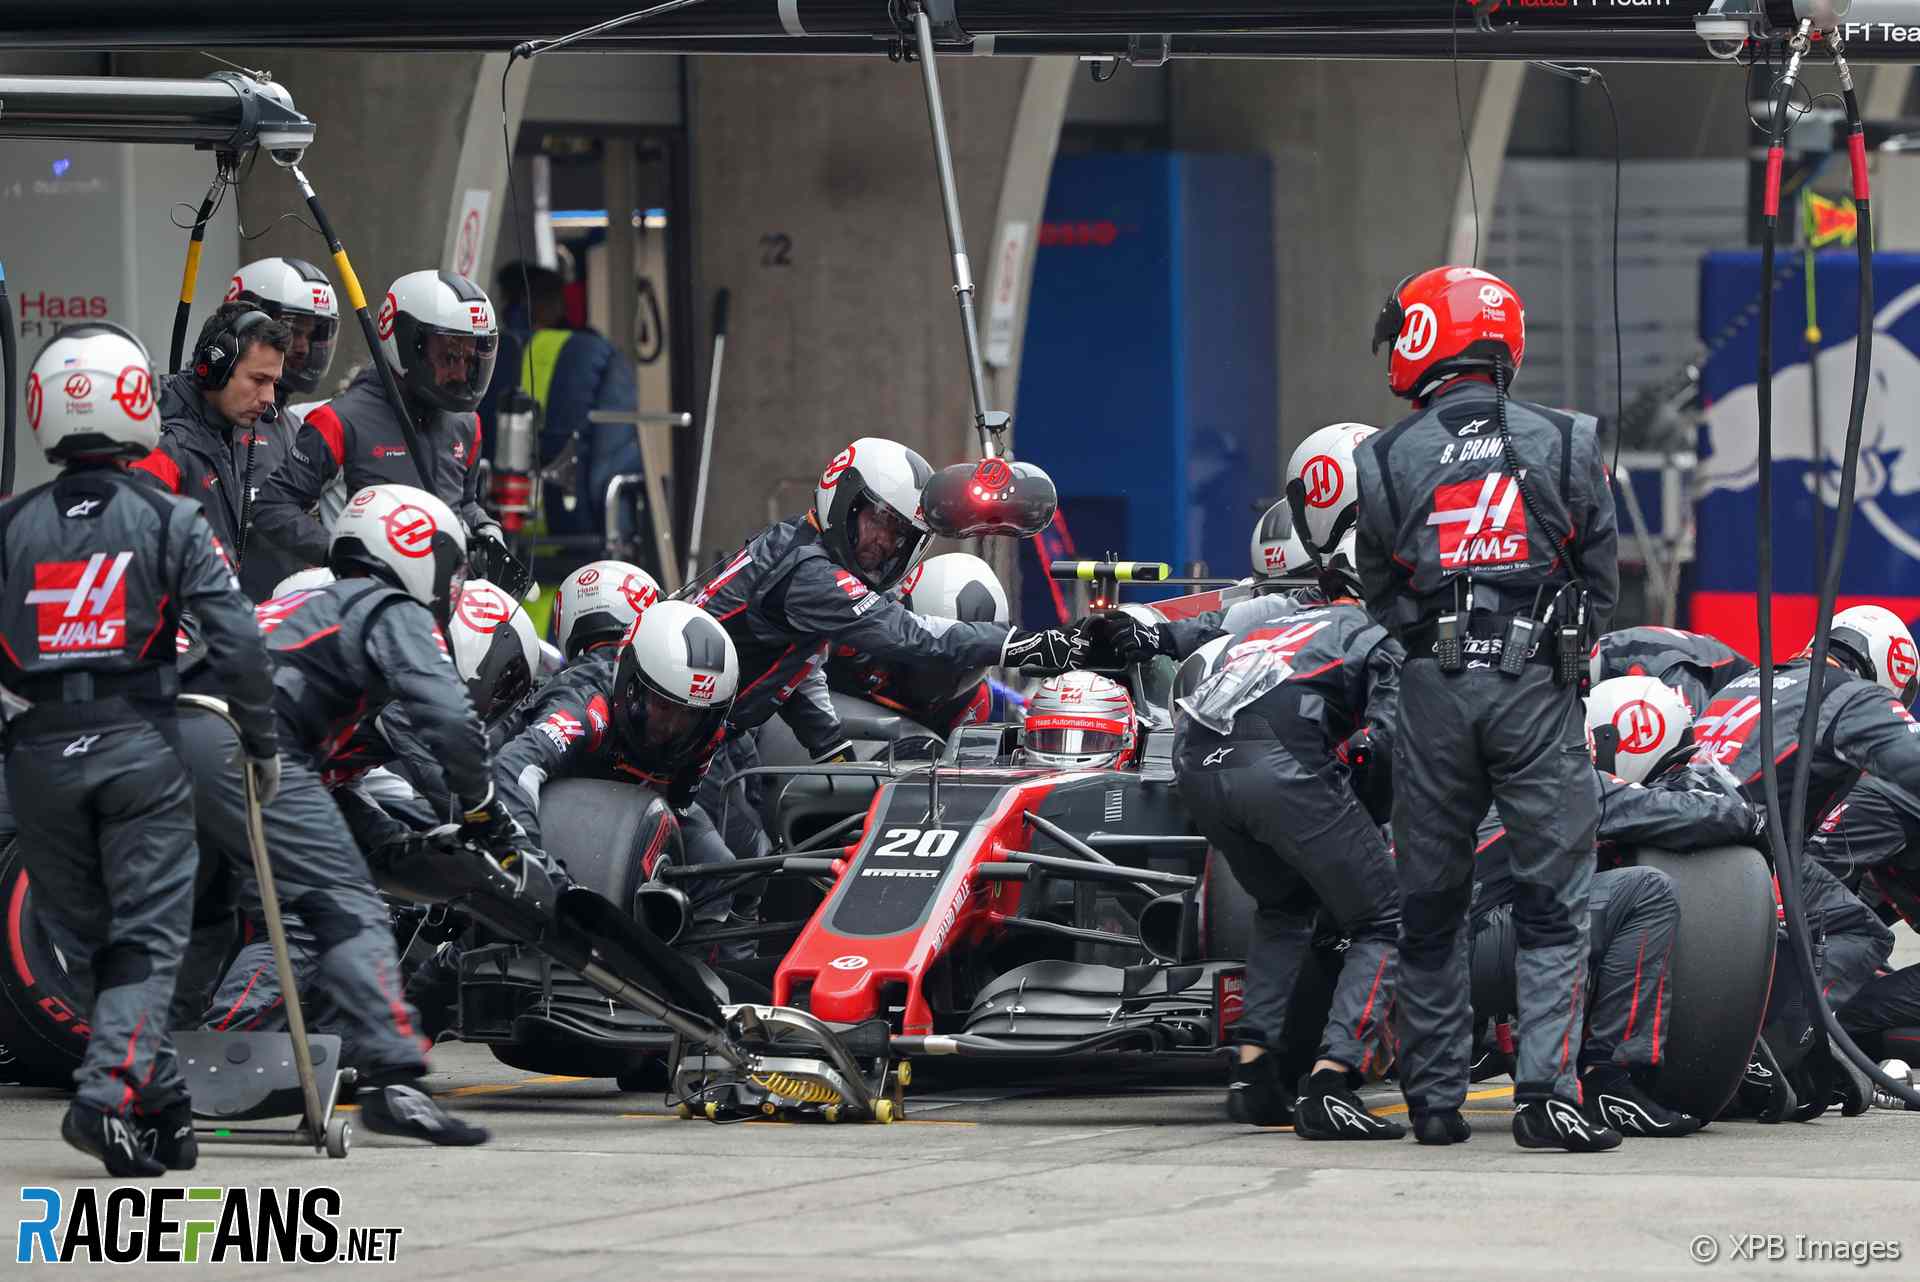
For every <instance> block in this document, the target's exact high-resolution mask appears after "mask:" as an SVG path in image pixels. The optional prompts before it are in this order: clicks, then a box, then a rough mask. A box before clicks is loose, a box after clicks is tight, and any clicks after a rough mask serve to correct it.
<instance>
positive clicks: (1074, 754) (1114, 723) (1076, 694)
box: [1020, 672, 1140, 770]
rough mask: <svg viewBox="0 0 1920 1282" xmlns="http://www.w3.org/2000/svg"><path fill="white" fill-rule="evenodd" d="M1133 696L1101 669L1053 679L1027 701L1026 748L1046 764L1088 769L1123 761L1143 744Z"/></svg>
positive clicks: (1025, 752) (1023, 745)
mask: <svg viewBox="0 0 1920 1282" xmlns="http://www.w3.org/2000/svg"><path fill="white" fill-rule="evenodd" d="M1139 737H1140V732H1139V721H1138V720H1137V718H1136V717H1135V716H1134V712H1133V700H1132V698H1130V697H1129V696H1128V694H1127V692H1126V691H1125V690H1124V689H1122V688H1121V686H1120V683H1119V682H1117V681H1114V680H1112V679H1111V678H1109V677H1103V676H1101V675H1100V674H1099V673H1097V672H1064V673H1062V674H1060V675H1059V676H1057V677H1049V678H1048V679H1047V680H1046V681H1045V682H1043V683H1042V684H1041V686H1040V688H1039V689H1038V690H1036V691H1035V692H1034V693H1033V695H1032V697H1031V698H1029V699H1028V700H1027V721H1026V724H1025V725H1024V726H1022V727H1021V730H1020V751H1021V754H1022V755H1023V756H1024V757H1025V758H1026V759H1027V760H1029V761H1036V762H1039V763H1041V764H1043V765H1049V766H1064V767H1067V768H1069V769H1075V770H1087V769H1094V768H1097V767H1100V766H1115V765H1120V764H1122V763H1123V762H1124V761H1125V760H1126V759H1127V757H1128V756H1129V755H1130V754H1131V753H1132V752H1133V749H1134V745H1135V744H1136V743H1138V742H1139Z"/></svg>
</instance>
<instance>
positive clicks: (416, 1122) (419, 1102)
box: [360, 1079, 489, 1148]
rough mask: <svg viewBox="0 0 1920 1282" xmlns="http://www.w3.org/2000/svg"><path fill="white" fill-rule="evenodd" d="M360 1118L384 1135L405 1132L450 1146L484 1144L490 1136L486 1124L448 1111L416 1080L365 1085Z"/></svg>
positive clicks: (432, 1142)
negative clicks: (471, 1123)
mask: <svg viewBox="0 0 1920 1282" xmlns="http://www.w3.org/2000/svg"><path fill="white" fill-rule="evenodd" d="M360 1120H361V1121H363V1122H365V1123H366V1124H367V1129H368V1130H370V1131H378V1132H379V1133H380V1134H382V1135H404V1136H406V1137H407V1138H409V1139H416V1140H425V1141H427V1142H428V1143H429V1144H439V1145H443V1146H445V1147H448V1148H466V1147H468V1146H471V1145H474V1144H485V1143H486V1142H487V1140H488V1138H489V1136H488V1134H487V1129H486V1128H485V1127H484V1126H471V1125H469V1124H467V1123H466V1122H463V1121H461V1120H460V1119H459V1118H457V1117H455V1116H454V1115H453V1114H451V1113H449V1112H447V1111H446V1110H445V1109H443V1108H441V1107H440V1106H439V1105H438V1104H436V1103H434V1102H433V1098H432V1096H430V1095H428V1094H427V1093H426V1092H425V1091H423V1090H421V1089H420V1087H419V1086H418V1085H417V1083H416V1081H414V1080H406V1079H402V1080H400V1081H389V1082H386V1083H384V1084H382V1085H379V1086H374V1085H368V1086H365V1087H362V1088H361V1092H360Z"/></svg>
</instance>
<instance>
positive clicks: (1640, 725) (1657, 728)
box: [1613, 699, 1667, 753]
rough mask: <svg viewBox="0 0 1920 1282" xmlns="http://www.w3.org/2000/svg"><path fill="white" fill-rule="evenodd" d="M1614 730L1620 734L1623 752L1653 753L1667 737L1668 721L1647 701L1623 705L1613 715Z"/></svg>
mask: <svg viewBox="0 0 1920 1282" xmlns="http://www.w3.org/2000/svg"><path fill="white" fill-rule="evenodd" d="M1613 728H1614V729H1615V730H1617V731H1619V732H1620V751H1622V752H1630V753H1645V752H1652V751H1653V750H1654V749H1655V748H1658V747H1659V746H1660V741H1661V740H1663V739H1665V738H1666V737H1667V719H1666V718H1665V717H1663V716H1661V715H1660V709H1658V708H1656V707H1654V706H1653V705H1652V704H1650V703H1648V702H1647V701H1646V700H1645V699H1635V700H1634V701H1633V702H1632V703H1623V704H1621V705H1620V707H1619V708H1618V709H1617V710H1616V711H1615V712H1614V714H1613Z"/></svg>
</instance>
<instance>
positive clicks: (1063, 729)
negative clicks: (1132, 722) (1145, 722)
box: [1022, 715, 1127, 766]
mask: <svg viewBox="0 0 1920 1282" xmlns="http://www.w3.org/2000/svg"><path fill="white" fill-rule="evenodd" d="M1126 745H1127V731H1126V727H1125V726H1124V725H1122V724H1121V723H1119V722H1117V721H1109V720H1106V719H1105V718H1102V717H1062V716H1050V715H1049V716H1038V717H1029V718H1027V725H1026V735H1025V738H1024V740H1023V741H1022V746H1023V747H1024V748H1025V749H1026V753H1027V756H1029V757H1030V758H1032V759H1033V760H1035V761H1043V762H1046V763H1048V764H1051V765H1060V766H1085V765H1095V764H1099V763H1101V762H1103V761H1113V760H1117V759H1118V758H1119V756H1120V753H1121V752H1122V751H1123V750H1124V749H1125V748H1126Z"/></svg>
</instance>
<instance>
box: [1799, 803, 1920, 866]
mask: <svg viewBox="0 0 1920 1282" xmlns="http://www.w3.org/2000/svg"><path fill="white" fill-rule="evenodd" d="M1807 853H1808V854H1810V855H1812V856H1813V857H1814V858H1815V859H1816V860H1818V861H1819V862H1820V863H1821V864H1823V865H1825V866H1826V868H1827V869H1828V870H1829V871H1831V872H1832V873H1833V874H1834V875H1835V876H1836V877H1838V878H1840V880H1841V881H1842V882H1843V883H1844V884H1845V885H1846V886H1847V887H1848V889H1858V887H1859V883H1860V878H1861V874H1863V873H1866V872H1869V871H1871V870H1872V869H1875V868H1884V867H1887V866H1888V865H1891V864H1895V863H1897V862H1899V861H1900V859H1901V857H1902V856H1903V855H1906V856H1908V857H1909V858H1913V857H1915V856H1920V801H1916V800H1915V799H1914V798H1913V797H1910V796H1908V795H1907V794H1906V792H1905V791H1903V790H1902V789H1899V788H1896V787H1894V786H1893V785H1891V784H1889V783H1887V782H1886V781H1885V780H1883V779H1874V778H1872V777H1869V778H1866V779H1862V780H1861V781H1860V782H1859V783H1857V784H1855V785H1854V787H1853V790H1852V791H1851V792H1849V793H1847V795H1846V799H1845V800H1843V801H1841V802H1840V804H1839V805H1837V806H1835V807H1834V808H1833V809H1832V810H1831V811H1829V812H1828V813H1827V815H1826V817H1825V818H1824V819H1822V820H1821V821H1820V827H1819V828H1818V829H1816V830H1815V831H1814V834H1813V836H1811V837H1809V838H1807Z"/></svg>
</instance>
